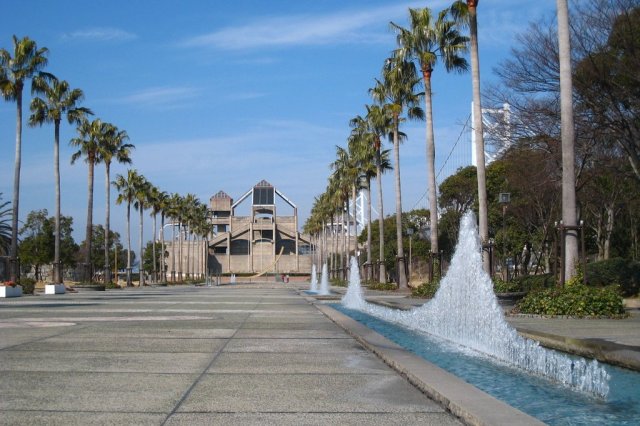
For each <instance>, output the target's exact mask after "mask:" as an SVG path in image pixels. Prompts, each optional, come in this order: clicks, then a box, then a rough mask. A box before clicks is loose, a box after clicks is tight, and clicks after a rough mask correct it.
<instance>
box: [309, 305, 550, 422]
mask: <svg viewBox="0 0 640 426" xmlns="http://www.w3.org/2000/svg"><path fill="white" fill-rule="evenodd" d="M307 300H308V301H309V302H310V303H312V304H314V305H315V306H316V308H317V309H318V310H320V312H322V313H323V314H324V315H326V316H327V317H328V318H329V319H331V320H332V321H333V322H334V323H336V324H337V325H338V326H340V327H341V328H342V329H344V330H345V331H346V332H347V333H348V334H349V335H351V336H352V337H353V338H355V339H356V340H357V341H358V342H359V343H360V344H361V345H363V346H364V347H365V348H366V349H367V350H369V351H371V352H373V353H374V354H376V355H377V356H378V357H380V358H381V359H382V360H383V361H384V362H385V363H386V364H387V365H389V366H390V367H392V368H393V369H394V370H396V371H398V372H399V373H401V374H402V375H403V376H404V377H406V378H407V380H409V382H411V383H412V384H413V385H414V386H416V387H417V388H418V389H420V390H421V391H422V392H424V393H425V394H426V395H428V396H429V397H430V398H432V399H433V400H435V401H438V402H439V403H441V404H442V405H443V406H444V407H445V408H446V409H447V410H448V411H450V412H451V413H452V414H454V415H456V416H457V417H459V418H460V419H461V420H462V421H463V422H465V423H466V424H469V425H506V424H518V425H544V423H543V422H541V421H540V420H538V419H536V418H534V417H532V416H530V415H528V414H526V413H524V412H522V411H520V410H518V409H516V408H514V407H512V406H510V405H508V404H506V403H505V402H502V401H500V400H499V399H496V398H494V397H493V396H491V395H489V394H488V393H486V392H483V391H482V390H480V389H478V388H476V387H475V386H473V385H470V384H469V383H467V382H465V381H464V380H462V379H460V378H458V377H457V376H455V375H453V374H451V373H449V372H447V371H445V370H443V369H441V368H440V367H438V366H436V365H435V364H432V363H430V362H428V361H425V360H424V359H423V358H421V357H419V356H417V355H415V354H413V353H411V352H409V351H407V350H405V349H404V348H402V347H401V346H399V345H397V344H396V343H394V342H392V341H391V340H389V339H387V338H386V337H383V336H382V335H380V334H378V333H376V332H375V331H373V330H371V329H370V328H368V327H366V326H365V325H363V324H361V323H359V322H358V321H356V320H354V319H352V318H350V317H349V316H347V315H344V314H343V313H341V312H338V311H337V310H335V309H333V308H332V307H330V306H328V305H325V304H321V303H316V300H314V299H313V298H307Z"/></svg>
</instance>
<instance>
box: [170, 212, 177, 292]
mask: <svg viewBox="0 0 640 426" xmlns="http://www.w3.org/2000/svg"><path fill="white" fill-rule="evenodd" d="M171 220H172V221H173V218H172V219H171ZM171 240H172V241H171V281H172V282H175V281H176V224H175V223H174V222H171Z"/></svg>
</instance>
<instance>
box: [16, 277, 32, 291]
mask: <svg viewBox="0 0 640 426" xmlns="http://www.w3.org/2000/svg"><path fill="white" fill-rule="evenodd" d="M18 284H20V285H21V286H22V293H24V294H33V292H34V290H35V289H36V280H34V279H33V278H20V281H18Z"/></svg>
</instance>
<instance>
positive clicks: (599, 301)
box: [516, 284, 625, 317]
mask: <svg viewBox="0 0 640 426" xmlns="http://www.w3.org/2000/svg"><path fill="white" fill-rule="evenodd" d="M516 312H521V313H525V314H538V315H570V316H576V317H587V316H619V315H623V314H624V313H625V312H624V306H623V304H622V297H621V296H620V293H619V288H618V287H617V286H609V287H602V288H596V287H588V286H585V285H582V284H575V285H573V286H570V287H564V288H549V289H542V290H535V291H532V292H530V293H529V294H528V295H527V296H526V297H525V298H524V299H522V300H521V301H520V302H518V304H517V306H516Z"/></svg>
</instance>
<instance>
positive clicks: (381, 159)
mask: <svg viewBox="0 0 640 426" xmlns="http://www.w3.org/2000/svg"><path fill="white" fill-rule="evenodd" d="M366 119H367V123H368V126H369V128H370V129H371V132H372V133H373V135H374V136H373V140H372V143H373V147H374V149H375V160H374V161H375V164H376V184H377V187H378V217H379V218H380V221H379V227H378V228H379V230H378V231H379V232H378V240H379V242H378V259H383V258H384V251H385V249H384V238H383V237H384V220H382V219H383V218H384V203H383V200H382V175H383V174H384V173H386V172H387V171H389V170H392V169H393V167H392V166H391V161H390V159H389V156H390V151H389V150H388V149H385V150H383V149H382V140H383V138H385V137H386V138H387V139H388V140H391V141H393V120H392V118H391V115H390V114H389V108H387V107H385V106H381V105H371V106H367V116H366ZM378 274H379V281H380V282H382V283H385V282H386V280H387V271H386V265H385V263H384V262H380V270H379V271H378Z"/></svg>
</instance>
